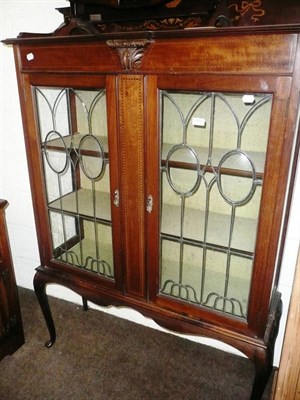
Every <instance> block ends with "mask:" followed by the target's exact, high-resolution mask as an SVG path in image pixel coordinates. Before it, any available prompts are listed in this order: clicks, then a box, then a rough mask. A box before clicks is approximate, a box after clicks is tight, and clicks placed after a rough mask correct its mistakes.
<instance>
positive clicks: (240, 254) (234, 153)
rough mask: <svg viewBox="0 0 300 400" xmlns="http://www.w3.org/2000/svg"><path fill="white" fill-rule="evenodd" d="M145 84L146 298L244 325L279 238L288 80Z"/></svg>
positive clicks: (256, 307) (263, 293) (263, 290)
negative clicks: (149, 111)
mask: <svg viewBox="0 0 300 400" xmlns="http://www.w3.org/2000/svg"><path fill="white" fill-rule="evenodd" d="M150 82H151V84H149V88H150V93H149V98H150V97H151V99H150V100H149V103H150V104H151V102H152V108H153V109H154V110H156V115H157V117H158V124H156V125H155V123H154V121H153V120H151V118H152V117H149V123H148V127H149V129H150V130H151V129H152V131H151V132H150V134H149V135H148V136H149V138H150V139H149V141H150V143H149V149H148V162H149V163H151V164H152V165H157V166H158V167H157V168H154V169H152V171H153V174H154V175H153V176H152V178H151V179H149V185H148V193H149V196H150V197H149V199H148V206H149V207H148V220H149V225H148V226H149V230H148V235H149V236H148V239H149V259H148V268H149V275H150V277H151V279H150V294H151V297H152V299H153V300H154V301H155V302H157V303H159V304H160V305H161V306H164V307H167V308H169V309H170V308H171V309H174V310H176V311H178V312H180V313H184V314H187V313H188V314H189V315H193V316H194V317H195V318H201V319H204V320H205V319H207V320H208V321H209V320H216V319H218V320H219V322H223V323H224V324H226V325H229V326H230V324H232V323H234V324H235V326H237V325H238V324H240V327H241V329H247V327H246V325H247V323H249V324H252V326H254V325H255V321H254V320H255V318H256V317H257V315H258V314H261V312H262V308H263V304H267V307H268V304H269V298H270V293H271V285H272V279H273V278H272V275H273V271H274V265H275V254H274V252H273V253H272V252H271V251H270V249H269V244H270V242H271V241H272V242H273V243H274V242H275V243H276V242H277V240H278V232H279V224H280V221H279V219H277V220H276V218H275V219H274V217H275V215H274V213H275V210H276V206H278V204H277V200H276V191H277V190H278V186H277V185H278V184H279V182H278V180H277V179H278V176H279V173H280V171H281V164H280V161H281V154H282V151H283V144H284V121H285V111H286V107H287V96H288V93H289V87H290V81H289V79H288V78H282V79H276V78H270V77H269V78H266V79H264V85H262V80H261V79H258V78H257V77H251V78H244V77H241V76H236V77H233V76H223V77H218V78H216V77H212V76H205V77H203V78H201V77H193V78H192V77H187V76H178V77H176V79H175V78H173V77H158V78H157V82H156V78H150ZM151 126H152V127H153V126H155V128H151ZM155 130H156V132H154V131H155ZM154 149H156V150H154ZM148 171H150V166H149V168H148ZM155 181H156V182H158V185H156V186H155ZM150 202H151V207H150ZM281 206H282V205H281ZM277 211H278V209H277ZM153 237H156V238H157V239H156V240H152V239H151V238H153ZM252 299H255V301H252ZM233 321H234V322H233ZM256 322H257V321H256ZM260 323H262V320H260ZM243 325H244V328H243Z"/></svg>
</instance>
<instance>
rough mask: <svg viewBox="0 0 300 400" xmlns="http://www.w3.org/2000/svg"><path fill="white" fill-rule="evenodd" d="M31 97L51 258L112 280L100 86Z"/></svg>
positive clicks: (53, 90) (37, 90) (40, 89)
mask: <svg viewBox="0 0 300 400" xmlns="http://www.w3.org/2000/svg"><path fill="white" fill-rule="evenodd" d="M35 96H36V106H37V114H38V123H39V132H40V139H41V151H42V154H43V165H44V173H45V184H46V192H47V199H48V209H49V219H50V226H51V233H52V243H53V258H54V259H56V260H57V261H62V262H64V263H67V264H69V265H71V266H73V267H74V268H80V269H82V270H86V271H90V272H92V273H95V274H97V275H100V276H102V277H104V278H105V279H114V266H113V251H112V231H111V209H110V186H109V153H108V141H107V117H106V95H105V90H98V91H96V90H95V91H94V90H93V91H88V90H74V89H71V88H43V87H36V88H35Z"/></svg>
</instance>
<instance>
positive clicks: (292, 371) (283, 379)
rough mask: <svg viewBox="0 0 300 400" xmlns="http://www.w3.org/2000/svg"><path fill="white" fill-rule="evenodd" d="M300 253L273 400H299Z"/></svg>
mask: <svg viewBox="0 0 300 400" xmlns="http://www.w3.org/2000/svg"><path fill="white" fill-rule="evenodd" d="M299 332H300V252H299V255H298V262H297V267H296V274H295V279H294V287H293V293H292V299H291V305H290V310H289V315H288V322H287V330H286V334H285V339H284V345H283V353H282V357H281V361H280V366H279V373H278V380H277V384H276V390H275V396H274V400H285V399H286V400H287V399H289V400H299V399H300V340H299Z"/></svg>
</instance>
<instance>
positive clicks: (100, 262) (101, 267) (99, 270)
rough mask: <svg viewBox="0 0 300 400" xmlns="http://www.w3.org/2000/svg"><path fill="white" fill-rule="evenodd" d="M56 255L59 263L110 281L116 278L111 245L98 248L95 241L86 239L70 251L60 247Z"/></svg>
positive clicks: (79, 241) (104, 244)
mask: <svg viewBox="0 0 300 400" xmlns="http://www.w3.org/2000/svg"><path fill="white" fill-rule="evenodd" d="M97 252H98V254H97ZM56 254H57V256H56V259H57V260H58V261H61V262H66V263H68V264H71V265H72V266H73V267H77V268H80V269H83V270H85V271H90V272H93V273H96V274H98V275H101V276H104V277H106V278H109V279H113V278H114V269H113V256H112V245H111V244H110V243H101V246H100V247H97V246H96V244H95V241H93V240H91V239H86V238H84V239H82V240H78V241H77V242H76V244H75V245H74V246H72V247H70V248H68V249H64V248H63V246H62V247H59V250H58V249H56Z"/></svg>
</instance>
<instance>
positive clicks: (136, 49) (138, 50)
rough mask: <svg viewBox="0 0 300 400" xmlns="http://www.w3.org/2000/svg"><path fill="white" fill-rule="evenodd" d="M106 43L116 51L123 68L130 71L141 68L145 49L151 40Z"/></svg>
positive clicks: (111, 41)
mask: <svg viewBox="0 0 300 400" xmlns="http://www.w3.org/2000/svg"><path fill="white" fill-rule="evenodd" d="M106 43H107V45H108V46H109V47H111V48H113V49H116V51H117V52H118V54H119V57H120V61H121V64H122V67H123V68H124V69H125V70H126V71H128V70H135V69H138V68H140V66H141V63H142V58H143V55H144V52H145V48H146V47H147V46H148V44H149V43H150V40H148V39H139V40H107V42H106Z"/></svg>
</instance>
